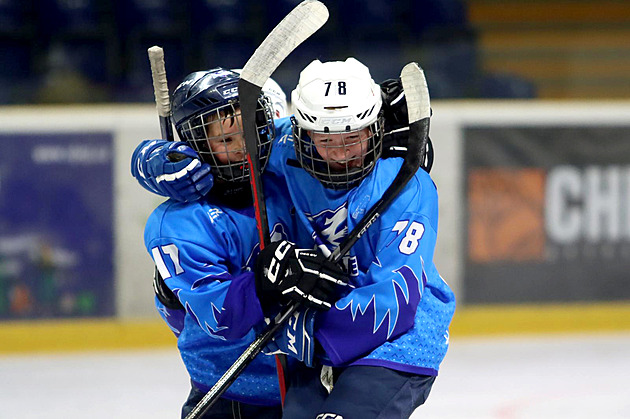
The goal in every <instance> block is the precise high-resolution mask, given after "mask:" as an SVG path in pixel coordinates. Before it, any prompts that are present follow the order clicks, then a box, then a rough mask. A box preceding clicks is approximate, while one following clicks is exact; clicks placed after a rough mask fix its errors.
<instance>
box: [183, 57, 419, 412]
mask: <svg viewBox="0 0 630 419" xmlns="http://www.w3.org/2000/svg"><path fill="white" fill-rule="evenodd" d="M401 78H402V82H403V87H404V89H405V94H406V95H407V108H408V112H409V126H410V130H409V148H408V153H407V155H406V156H405V159H404V161H403V164H402V166H401V168H400V170H399V172H398V174H397V175H396V177H395V179H394V180H393V182H392V184H391V185H390V186H389V187H388V189H387V190H386V191H385V193H384V194H383V196H382V197H381V199H380V200H379V201H378V202H377V203H376V204H375V205H374V207H372V209H371V210H370V211H369V212H368V214H366V216H365V217H363V218H362V219H361V221H360V222H359V224H358V225H357V226H356V227H355V228H354V229H353V230H352V232H351V233H350V234H349V235H348V236H347V237H346V238H345V239H344V241H343V243H342V244H341V246H339V248H337V249H336V250H335V251H334V252H333V253H332V254H331V260H333V261H335V262H338V261H339V260H340V259H341V257H343V256H344V255H345V253H347V252H348V250H350V248H351V247H352V245H353V244H354V243H356V242H357V240H359V238H360V237H361V236H362V235H363V234H364V233H365V231H366V230H367V229H368V228H369V227H370V225H372V224H373V223H374V221H375V220H376V219H377V218H378V217H379V216H380V214H381V213H382V212H383V211H385V210H386V209H387V207H388V206H389V205H390V204H391V203H392V202H393V201H394V199H395V198H396V197H397V196H398V194H399V192H400V191H401V190H402V189H403V188H404V187H405V185H406V184H407V183H408V182H409V180H411V178H412V177H413V176H414V174H415V173H416V172H417V171H418V169H419V168H420V164H421V162H422V161H423V160H424V156H425V152H426V143H427V141H428V134H429V118H430V115H431V106H430V100H429V90H428V87H427V83H426V80H425V77H424V72H423V71H422V70H421V69H420V67H418V65H417V64H416V63H410V64H407V65H406V66H405V67H404V68H403V71H402V74H401ZM299 307H300V304H299V303H295V304H292V305H291V306H289V308H288V309H287V310H286V311H285V312H283V313H281V314H280V315H278V317H276V318H275V319H274V321H273V322H272V323H270V324H269V325H268V326H267V327H266V328H265V330H264V331H263V332H262V333H261V334H260V335H259V336H258V337H257V338H256V340H254V342H252V344H250V345H249V347H248V348H247V349H246V350H245V352H243V354H242V355H241V356H240V357H239V358H238V359H237V360H236V361H235V362H234V364H232V366H231V367H230V368H229V369H228V370H227V371H226V372H225V374H223V376H222V377H221V378H220V379H219V381H218V382H217V383H216V384H215V386H214V387H213V388H212V389H211V390H210V391H209V392H208V394H206V395H205V396H204V398H203V399H202V400H201V401H200V402H199V404H197V406H196V407H195V409H197V408H200V409H204V410H203V411H205V409H206V408H207V407H209V406H211V405H212V404H213V403H214V402H215V401H216V399H218V397H219V396H220V395H221V394H223V392H224V391H225V389H227V387H228V386H229V385H230V384H231V383H233V382H234V380H236V378H237V377H238V375H239V374H240V373H241V372H242V371H243V369H244V368H245V367H246V366H247V365H249V362H251V361H252V360H253V359H254V358H255V357H256V355H258V353H259V352H260V351H261V350H262V349H263V347H264V346H265V345H266V343H267V342H268V341H269V340H271V338H272V337H273V336H274V335H275V334H276V332H277V331H278V330H279V329H280V327H281V326H282V325H283V324H284V322H285V321H286V320H288V319H289V318H290V317H291V315H293V313H294V312H295V311H296V310H297V309H298V308H299ZM215 388H216V390H215ZM221 389H222V391H221ZM219 391H220V392H219ZM211 393H212V394H211ZM206 398H207V399H206ZM202 405H204V406H206V405H207V407H204V406H202ZM200 406H202V407H200ZM200 411H201V410H200ZM203 411H201V412H202V413H203ZM193 412H194V411H193ZM193 412H191V414H189V415H188V416H186V419H190V418H195V417H198V416H196V415H194V416H193V415H192V413H193Z"/></svg>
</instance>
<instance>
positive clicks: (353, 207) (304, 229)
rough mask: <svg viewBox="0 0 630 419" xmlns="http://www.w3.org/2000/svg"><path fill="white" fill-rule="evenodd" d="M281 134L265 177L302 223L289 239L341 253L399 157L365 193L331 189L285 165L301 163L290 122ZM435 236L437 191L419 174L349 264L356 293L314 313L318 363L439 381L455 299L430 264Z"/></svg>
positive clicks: (373, 176) (382, 166) (282, 123)
mask: <svg viewBox="0 0 630 419" xmlns="http://www.w3.org/2000/svg"><path fill="white" fill-rule="evenodd" d="M276 135H277V141H276V143H275V144H274V148H273V151H272V156H271V159H270V162H269V165H268V167H267V173H273V174H276V175H278V176H280V177H283V178H284V179H285V181H286V183H287V187H288V190H289V193H290V196H291V201H292V202H293V205H294V206H295V208H296V217H297V226H296V228H297V230H295V232H294V233H293V234H291V236H292V237H291V238H292V239H294V240H295V241H297V242H298V244H299V245H300V246H302V247H308V248H311V247H313V246H314V245H316V246H326V247H327V248H328V249H329V250H332V249H334V248H336V247H337V246H338V245H339V244H340V243H341V241H342V240H343V239H344V237H345V236H346V235H347V234H348V232H349V231H352V229H353V228H354V226H355V225H356V224H357V223H358V222H359V221H360V220H361V218H362V217H363V216H364V215H365V213H366V212H367V211H368V210H369V209H370V208H371V207H372V206H373V205H374V204H375V202H376V201H377V200H378V199H379V198H380V197H381V196H382V195H383V193H384V191H385V190H386V189H387V187H388V186H389V185H390V184H391V182H392V180H393V179H394V177H395V176H396V174H397V173H398V170H399V168H400V166H401V164H402V159H400V158H389V159H380V160H378V161H377V163H376V166H375V169H374V170H373V171H372V172H371V173H370V174H369V175H368V176H367V177H366V178H365V179H364V180H363V181H362V182H361V184H360V185H359V186H357V187H355V188H353V189H351V190H332V189H327V188H325V187H324V186H323V185H322V184H321V183H320V182H319V181H318V180H317V179H315V178H314V177H312V176H311V175H309V174H308V173H307V172H306V171H305V170H303V169H302V168H300V167H296V166H297V165H292V164H287V161H289V160H292V159H293V160H294V159H295V151H294V147H293V140H292V135H291V124H290V120H289V119H288V118H285V119H281V120H279V121H277V122H276ZM437 228H438V199H437V190H436V187H435V184H434V183H433V181H432V180H431V178H430V176H429V175H428V174H427V173H426V172H425V171H424V170H419V171H418V172H417V173H416V175H415V176H414V177H413V178H412V179H411V181H410V182H409V183H408V184H407V185H406V187H405V188H404V190H403V191H402V192H401V193H400V194H399V196H398V197H397V198H396V199H395V201H394V202H393V203H392V204H391V206H390V207H389V208H388V209H387V211H385V212H384V213H383V214H382V215H381V217H379V218H378V219H377V220H376V221H375V222H374V224H373V225H372V226H370V228H369V229H368V231H367V233H366V234H365V235H364V236H363V237H361V239H359V240H358V242H357V243H356V244H355V245H354V247H353V248H352V249H351V251H350V252H349V255H348V257H347V258H346V259H345V263H346V264H347V267H348V269H349V273H350V284H352V286H353V287H354V288H352V289H350V290H348V291H347V292H346V293H345V295H344V296H343V297H342V298H341V299H340V300H339V301H338V302H337V303H336V304H335V306H334V307H333V308H332V309H330V310H329V311H326V312H320V313H318V314H317V319H316V323H315V337H316V339H317V341H318V342H319V343H320V344H321V346H322V347H323V349H324V350H325V357H324V359H322V362H324V363H326V364H331V365H334V366H342V365H374V366H384V367H388V368H392V369H396V370H400V371H406V372H412V373H418V374H426V375H437V371H438V369H439V365H440V363H441V362H442V360H443V358H444V356H445V354H446V351H447V348H448V343H449V334H448V327H449V324H450V321H451V319H452V316H453V314H454V311H455V297H454V294H453V292H452V291H451V289H450V288H449V286H448V285H447V284H446V283H445V282H444V280H443V279H442V278H441V277H440V275H439V273H438V271H437V269H436V267H435V265H434V263H433V252H434V248H435V242H436V239H437ZM305 239H306V240H307V241H305ZM309 241H310V243H309Z"/></svg>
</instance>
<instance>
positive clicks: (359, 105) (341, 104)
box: [291, 57, 382, 132]
mask: <svg viewBox="0 0 630 419" xmlns="http://www.w3.org/2000/svg"><path fill="white" fill-rule="evenodd" d="M291 103H292V105H293V108H294V110H295V118H296V119H297V122H298V124H299V126H300V127H301V128H302V129H306V130H309V131H320V132H346V131H351V130H356V129H360V128H364V127H367V126H368V125H370V124H372V123H374V122H375V121H376V120H377V118H378V115H379V111H380V110H381V105H382V97H381V88H380V86H379V85H378V84H376V83H375V82H374V80H372V76H371V75H370V70H369V69H368V68H367V67H366V66H365V65H363V64H362V63H360V62H359V61H358V60H357V59H356V58H352V57H350V58H348V59H346V61H330V62H326V63H322V62H321V61H319V60H314V61H312V62H311V63H310V64H309V65H308V66H306V68H304V70H302V72H301V73H300V80H299V82H298V85H297V87H296V88H295V90H293V92H292V93H291Z"/></svg>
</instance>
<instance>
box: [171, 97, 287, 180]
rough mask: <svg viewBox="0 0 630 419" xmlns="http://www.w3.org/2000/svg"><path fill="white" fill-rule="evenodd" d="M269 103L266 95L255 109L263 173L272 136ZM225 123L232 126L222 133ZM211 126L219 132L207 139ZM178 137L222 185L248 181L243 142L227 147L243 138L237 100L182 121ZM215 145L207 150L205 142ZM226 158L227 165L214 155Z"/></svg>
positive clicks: (272, 127)
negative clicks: (196, 154) (213, 148)
mask: <svg viewBox="0 0 630 419" xmlns="http://www.w3.org/2000/svg"><path fill="white" fill-rule="evenodd" d="M272 112H273V111H272V109H271V104H270V102H269V99H268V98H267V97H266V96H262V97H260V98H259V99H258V106H257V107H256V132H257V135H258V156H259V160H260V170H261V171H262V170H264V169H265V167H266V166H267V161H268V160H269V152H270V150H271V141H272V140H273V138H274V137H275V126H274V123H273V113H272ZM226 120H228V125H229V126H230V127H235V129H233V130H232V132H229V133H227V134H225V132H224V128H223V124H222V123H221V122H222V121H226ZM210 125H214V126H215V127H217V128H218V129H219V131H220V133H218V135H217V133H216V132H215V134H214V135H213V136H209V133H208V129H209V127H210ZM177 132H178V134H179V136H180V137H181V138H182V140H183V141H186V142H187V143H188V145H190V147H192V148H193V149H194V150H195V151H196V152H197V153H198V154H199V157H200V158H201V160H203V161H204V162H206V163H208V164H209V165H210V167H211V173H212V175H213V176H214V177H215V179H220V180H222V181H225V182H245V181H249V165H248V164H247V161H246V155H247V154H246V152H245V142H244V140H243V141H242V144H241V145H240V146H239V145H236V148H234V145H231V146H230V147H228V144H231V143H232V142H233V141H235V140H234V138H236V137H239V136H240V138H243V137H244V135H243V122H242V119H241V109H240V107H239V105H238V102H237V101H230V102H228V103H227V104H225V105H223V106H220V107H218V108H216V109H213V110H211V111H207V112H204V113H201V114H199V115H195V116H194V117H192V118H190V119H188V120H186V121H184V122H183V123H181V124H180V126H179V127H178V129H177ZM211 139H212V140H213V142H214V143H215V151H212V149H211V148H210V144H209V140H211ZM221 154H223V155H227V156H230V158H229V160H228V161H227V162H221V161H220V160H219V157H218V155H221Z"/></svg>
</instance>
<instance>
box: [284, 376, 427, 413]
mask: <svg viewBox="0 0 630 419" xmlns="http://www.w3.org/2000/svg"><path fill="white" fill-rule="evenodd" d="M333 370H334V377H335V384H334V388H333V390H332V392H331V393H330V395H329V394H328V392H327V391H326V389H325V388H324V387H323V385H322V384H321V382H320V368H307V367H305V366H302V365H300V367H298V368H296V370H295V371H292V373H291V384H290V386H289V389H288V391H287V395H286V399H285V402H284V415H283V416H282V417H283V419H396V418H400V419H408V418H409V416H411V414H412V413H413V411H414V410H415V409H416V408H417V407H418V406H420V405H421V404H423V403H424V402H425V401H426V399H427V397H429V392H430V391H431V387H432V386H433V382H434V381H435V377H432V376H427V375H415V374H407V373H404V372H400V371H395V370H391V369H388V368H383V367H367V366H352V367H347V368H334V369H333Z"/></svg>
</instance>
